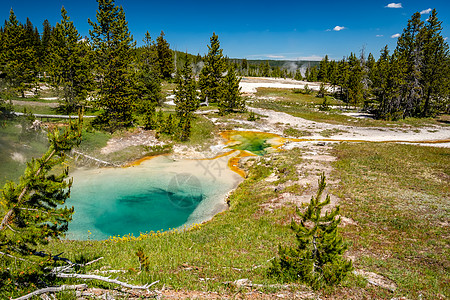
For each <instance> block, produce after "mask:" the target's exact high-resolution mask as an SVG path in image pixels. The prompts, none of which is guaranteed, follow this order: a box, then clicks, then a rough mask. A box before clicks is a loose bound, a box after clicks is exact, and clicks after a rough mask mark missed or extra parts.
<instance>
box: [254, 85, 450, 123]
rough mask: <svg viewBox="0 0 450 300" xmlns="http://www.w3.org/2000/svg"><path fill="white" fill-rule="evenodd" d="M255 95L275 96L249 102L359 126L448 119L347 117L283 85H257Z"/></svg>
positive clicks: (300, 114)
mask: <svg viewBox="0 0 450 300" xmlns="http://www.w3.org/2000/svg"><path fill="white" fill-rule="evenodd" d="M256 96H258V97H272V98H274V99H271V100H267V99H260V100H256V101H254V102H253V103H252V104H251V105H252V106H254V107H259V108H265V109H271V110H275V111H280V112H285V113H287V114H290V115H292V116H295V117H301V118H304V119H307V120H311V121H315V122H325V123H330V124H342V125H350V126H361V127H410V126H412V127H422V126H427V125H441V126H445V125H448V123H445V122H443V121H440V119H441V118H423V119H417V118H406V119H404V120H399V121H383V120H374V119H367V118H353V117H349V116H346V115H343V114H341V113H340V111H339V110H336V109H330V110H329V111H319V106H320V104H322V102H323V99H322V98H317V97H315V96H314V95H304V94H298V93H294V92H292V91H290V90H289V91H287V90H284V89H272V88H259V89H258V92H257V93H256ZM328 104H329V105H333V106H342V107H345V106H346V105H345V103H344V102H342V101H340V100H336V99H333V100H330V101H329V103H328Z"/></svg>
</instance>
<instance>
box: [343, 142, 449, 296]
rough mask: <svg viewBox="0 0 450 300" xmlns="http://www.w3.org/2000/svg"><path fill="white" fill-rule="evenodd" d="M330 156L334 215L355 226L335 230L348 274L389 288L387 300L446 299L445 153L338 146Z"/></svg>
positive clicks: (392, 146)
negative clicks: (351, 267)
mask: <svg viewBox="0 0 450 300" xmlns="http://www.w3.org/2000/svg"><path fill="white" fill-rule="evenodd" d="M335 151H336V155H337V156H338V161H337V162H336V163H335V167H336V168H337V171H336V177H337V178H339V179H341V180H342V182H341V188H340V193H341V197H342V198H344V199H346V200H345V201H343V202H342V204H341V208H342V210H343V214H344V215H345V216H347V217H349V218H351V219H353V220H354V221H356V222H357V223H358V226H347V227H345V229H344V230H343V233H344V236H345V237H346V238H347V239H348V240H350V241H351V243H352V245H351V247H350V254H351V255H353V256H355V257H356V261H355V266H356V267H357V268H360V269H364V270H367V271H372V272H375V273H378V274H382V275H384V276H386V277H388V278H390V279H391V280H393V281H394V282H395V283H396V284H397V285H398V291H397V292H396V293H395V294H394V295H392V296H399V295H406V296H407V298H412V299H419V298H421V297H423V299H439V298H445V297H449V296H450V289H449V285H448V283H449V281H450V276H449V272H448V270H449V268H450V263H449V259H448V258H449V257H450V250H449V249H450V248H449V245H450V239H449V236H448V222H449V213H450V200H449V199H450V167H449V166H450V164H449V162H450V150H449V149H445V148H433V147H420V146H412V145H395V144H378V145H371V144H340V145H338V146H336V150H335ZM420 295H422V296H420ZM442 295H445V296H442Z"/></svg>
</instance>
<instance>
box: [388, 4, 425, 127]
mask: <svg viewBox="0 0 450 300" xmlns="http://www.w3.org/2000/svg"><path fill="white" fill-rule="evenodd" d="M420 16H421V15H420V13H419V12H416V13H415V14H413V16H412V17H411V19H410V20H408V25H407V27H406V28H405V29H404V30H403V33H402V35H401V36H400V37H399V39H398V41H397V48H396V49H395V54H394V55H395V57H396V58H397V59H399V62H400V63H401V64H402V65H403V67H404V72H403V73H402V75H403V76H404V81H403V84H402V87H401V88H402V98H401V100H402V103H401V106H402V111H403V118H405V117H411V116H417V115H418V114H419V110H418V109H419V106H420V99H421V97H422V93H423V91H422V88H421V86H420V80H421V75H422V73H421V67H422V51H423V49H422V48H423V41H422V36H421V32H422V28H423V21H421V20H420ZM402 69H403V68H402Z"/></svg>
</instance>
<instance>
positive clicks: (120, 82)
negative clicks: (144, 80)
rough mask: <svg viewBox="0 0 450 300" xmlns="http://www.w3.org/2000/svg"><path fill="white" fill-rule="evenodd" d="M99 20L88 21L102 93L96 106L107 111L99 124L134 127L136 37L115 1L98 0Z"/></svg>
mask: <svg viewBox="0 0 450 300" xmlns="http://www.w3.org/2000/svg"><path fill="white" fill-rule="evenodd" d="M97 2H98V10H97V23H94V22H92V21H91V20H88V22H89V24H90V25H91V26H92V30H89V34H90V36H91V46H92V48H93V50H94V52H95V59H96V69H97V70H96V71H97V75H98V81H99V92H98V95H97V101H96V105H97V106H98V107H100V108H103V109H104V111H103V113H102V114H101V115H100V116H98V117H97V118H96V123H97V124H98V125H100V126H102V127H104V128H105V129H108V130H110V131H114V130H115V129H117V128H120V127H126V126H130V125H131V124H132V122H133V115H132V112H133V107H134V103H135V100H136V97H137V96H136V92H135V91H136V90H135V88H134V80H133V79H134V78H133V73H134V72H133V70H132V65H131V63H132V58H133V51H132V50H133V47H134V46H135V43H134V42H133V37H132V36H131V34H130V32H129V31H128V23H127V22H126V20H125V13H124V11H123V8H122V7H117V6H116V5H115V4H114V0H97Z"/></svg>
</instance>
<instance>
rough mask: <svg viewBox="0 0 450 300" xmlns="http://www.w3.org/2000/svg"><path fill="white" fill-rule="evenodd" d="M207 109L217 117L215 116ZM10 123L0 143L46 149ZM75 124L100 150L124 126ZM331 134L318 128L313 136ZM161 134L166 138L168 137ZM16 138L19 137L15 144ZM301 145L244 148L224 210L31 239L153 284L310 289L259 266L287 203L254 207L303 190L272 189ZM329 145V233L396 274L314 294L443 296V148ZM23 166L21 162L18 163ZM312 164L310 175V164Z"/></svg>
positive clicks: (331, 118)
mask: <svg viewBox="0 0 450 300" xmlns="http://www.w3.org/2000/svg"><path fill="white" fill-rule="evenodd" d="M171 88H173V87H172V86H171V85H167V86H166V88H165V89H166V90H167V91H166V90H165V91H166V92H168V91H169V90H170V89H171ZM257 96H263V97H276V100H255V101H254V102H253V103H252V106H255V107H260V108H266V109H273V110H276V111H283V112H286V113H289V114H291V115H294V116H299V117H303V118H306V119H310V120H315V121H317V122H328V123H332V124H351V125H352V126H380V127H383V126H396V127H404V126H424V125H430V124H441V125H442V124H445V122H442V121H439V120H438V119H425V120H405V121H398V122H385V121H379V120H371V119H358V120H357V121H356V122H355V121H354V120H351V121H349V117H347V116H343V115H341V114H339V113H338V110H337V108H333V109H331V110H330V111H319V110H318V109H317V106H318V105H320V104H321V102H322V99H318V98H316V97H314V96H313V95H303V94H299V93H294V92H293V91H288V90H287V91H286V90H275V89H259V91H258V93H257ZM329 104H330V105H333V106H334V107H335V106H343V104H342V103H341V102H340V101H338V100H331V102H330V103H329ZM171 111H173V109H172V108H168V107H165V108H164V113H165V114H168V113H169V112H171ZM34 112H38V110H37V111H34ZM215 117H217V118H219V119H220V118H222V119H223V121H224V122H225V121H226V117H218V116H215ZM247 117H248V114H247V113H239V114H233V115H231V116H229V117H228V118H232V119H235V120H245V119H247ZM440 120H442V119H440ZM444 120H445V119H444ZM18 125H19V123H16V124H12V125H10V126H7V127H5V128H2V129H1V130H0V132H2V135H0V147H1V148H0V150H2V153H10V152H11V153H12V152H14V151H16V152H17V151H19V150H20V151H22V152H23V153H24V157H25V158H26V159H29V158H30V157H31V156H33V155H36V154H38V153H42V152H43V151H45V145H46V144H45V142H42V141H43V139H42V138H41V137H29V136H28V137H27V136H21V134H20V133H21V128H20V126H18ZM85 125H86V126H85V131H84V132H83V142H82V144H81V146H80V149H81V150H82V151H84V152H86V153H89V154H92V155H99V156H100V152H99V149H101V148H102V147H104V146H105V145H106V144H107V142H108V140H110V139H111V138H114V137H121V136H122V135H123V134H125V132H118V133H114V134H112V135H111V134H109V133H104V132H100V131H96V130H94V129H92V128H90V127H89V121H88V120H85ZM227 126H228V125H223V126H215V125H214V124H213V123H212V122H211V121H210V120H208V119H207V118H205V117H203V116H197V117H196V118H195V120H194V122H193V127H192V137H191V139H190V141H188V142H185V143H184V145H186V146H197V145H203V146H202V147H207V146H208V145H209V144H211V143H212V141H213V139H214V137H215V136H216V135H217V133H218V132H219V131H220V130H224V129H229V128H228V127H227ZM230 126H231V125H230ZM230 129H231V128H230ZM332 133H333V132H323V134H322V135H323V136H327V135H330V134H332ZM285 134H288V135H291V136H298V137H301V136H307V135H309V134H310V133H309V132H302V131H300V130H298V129H294V128H286V129H285ZM161 138H162V140H166V141H168V139H167V137H164V136H162V137H161ZM23 141H26V143H24V142H23ZM25 144H26V145H28V146H24V145H25ZM22 148H23V149H22ZM200 148H201V147H200ZM18 149H19V150H18ZM21 149H22V150H21ZM24 149H25V150H24ZM30 149H33V151H31V150H30ZM153 150H154V149H146V148H145V147H144V148H143V147H134V148H129V149H128V148H127V149H125V150H124V151H121V152H120V153H117V154H113V155H109V156H103V157H101V158H104V159H109V160H111V161H114V162H119V163H120V162H124V161H128V160H132V159H135V158H139V157H141V156H144V155H148V154H149V153H150V154H151V153H152V152H151V151H153ZM169 150H170V149H169ZM303 151H304V150H300V149H294V150H289V151H283V152H278V153H272V154H269V155H266V156H264V157H256V158H250V159H249V160H248V161H247V163H246V164H245V165H243V167H244V168H245V169H246V171H247V174H248V176H247V178H246V180H245V181H244V182H243V183H242V184H240V186H239V187H238V188H237V189H236V190H235V191H234V192H233V193H232V194H231V196H230V197H229V205H230V208H229V210H227V211H225V212H222V213H220V214H218V215H216V216H215V217H214V218H213V219H212V220H211V221H209V222H206V223H203V224H196V225H194V226H193V227H191V228H178V229H173V230H171V231H168V232H152V233H148V234H146V235H142V236H140V237H138V238H136V237H130V236H125V237H120V236H117V237H111V238H110V239H109V240H105V241H94V240H87V241H67V240H60V241H50V243H49V244H48V245H46V246H40V247H39V249H40V250H42V251H46V252H48V253H52V254H58V253H63V254H62V256H63V257H67V258H69V259H70V260H72V261H75V262H80V263H83V262H87V261H90V260H93V259H96V258H99V257H104V258H103V259H102V260H100V261H98V262H97V263H95V264H92V265H90V266H87V267H85V268H83V269H81V270H78V271H79V272H80V273H90V272H92V273H93V272H95V271H96V270H100V271H107V270H120V272H119V273H117V274H114V275H113V277H117V276H119V280H122V281H126V282H129V283H134V284H146V283H151V282H154V281H157V280H159V283H157V284H156V285H155V286H154V288H157V289H161V288H162V287H165V288H170V289H174V290H198V291H214V292H218V293H219V295H234V296H236V295H244V294H245V293H246V291H247V289H246V288H243V287H236V286H235V285H233V284H230V282H233V281H235V280H237V279H243V278H247V279H249V280H250V281H251V282H253V283H255V284H260V285H261V286H258V287H254V289H258V290H259V291H261V292H262V293H275V292H277V291H280V290H282V289H288V290H290V291H293V292H295V291H309V290H310V289H309V288H308V287H306V286H304V285H302V284H297V283H289V284H288V285H287V286H283V285H281V284H280V282H277V280H276V279H275V278H271V277H269V276H268V274H267V271H268V267H269V266H270V264H271V263H270V260H271V259H273V258H274V257H276V256H277V251H278V245H279V244H282V245H284V246H286V245H294V244H295V236H294V234H293V233H292V231H291V230H290V228H289V226H288V224H289V223H290V220H291V219H292V217H293V216H294V215H295V209H296V208H295V205H294V204H292V203H289V202H286V203H283V205H280V206H276V207H275V208H274V209H271V210H268V209H265V207H266V206H267V204H268V203H271V202H272V201H275V200H276V199H277V198H278V197H280V195H281V194H282V193H284V192H289V193H292V194H295V195H302V193H303V192H304V189H302V188H301V187H300V186H298V185H295V184H293V185H292V186H287V187H285V188H284V189H275V186H277V185H278V184H281V183H286V182H288V183H289V182H290V181H292V182H295V181H296V180H297V179H298V177H299V175H301V174H300V173H299V172H300V171H299V169H298V168H296V166H297V165H298V164H299V163H300V162H302V158H301V157H302V153H303ZM332 155H333V156H335V157H336V158H337V160H336V161H335V162H333V168H334V170H333V172H332V176H331V178H328V180H332V181H337V182H339V186H338V187H336V188H334V189H333V190H332V191H331V192H332V193H333V194H334V195H336V196H338V197H339V199H340V200H339V205H340V206H341V215H342V216H343V217H345V218H347V219H350V220H352V221H354V222H353V223H351V224H347V225H346V226H341V228H340V233H341V234H342V235H343V237H344V238H345V239H346V241H347V242H348V245H349V248H348V251H347V253H346V255H347V257H349V258H351V259H352V260H353V264H354V267H355V269H357V270H362V271H365V272H374V273H377V274H379V275H382V276H383V277H384V278H386V279H388V280H390V281H391V282H393V283H395V285H396V287H397V288H396V290H395V291H394V292H392V291H389V290H387V289H385V288H382V287H379V286H375V285H372V284H370V283H368V282H367V280H365V279H364V278H363V277H361V276H359V275H355V274H351V275H350V276H349V277H348V278H347V279H346V280H345V281H344V282H342V283H341V284H340V285H339V286H337V287H335V288H329V289H325V290H320V291H317V292H316V294H317V295H318V296H319V297H321V298H331V299H349V298H353V299H393V298H397V299H398V298H400V297H406V299H446V298H448V297H450V289H449V286H450V284H449V283H450V276H449V267H450V263H449V259H448V257H450V251H449V249H450V247H449V246H450V237H449V235H448V232H449V231H448V226H449V225H448V222H449V208H450V149H446V148H434V147H422V146H414V145H399V144H382V143H341V144H335V145H334V146H333V149H332ZM18 164H19V163H18V162H17V160H16V161H14V160H12V159H11V157H10V156H5V155H2V156H0V174H2V177H1V178H0V181H1V180H3V181H2V182H0V183H2V184H3V183H4V181H5V180H6V175H5V174H7V175H8V176H7V177H8V178H10V179H16V178H17V177H18V176H19V174H20V173H21V172H22V171H23V169H20V168H18V167H17V165H18ZM24 166H25V165H24V163H23V162H22V167H23V168H24ZM273 173H274V174H275V175H278V176H279V178H280V179H278V181H275V182H272V181H266V180H265V179H266V178H267V177H268V176H269V175H271V174H273ZM316 175H317V178H319V175H320V174H319V173H318V174H316ZM74 184H76V182H75V183H74ZM139 250H142V251H143V253H144V255H145V256H146V257H148V264H146V265H144V266H140V262H139V259H138V256H137V255H136V253H137V251H139ZM12 265H14V268H16V267H17V268H23V269H24V270H26V271H25V272H30V274H31V273H32V271H33V270H34V269H35V268H36V266H35V265H33V264H29V263H26V262H21V261H13V260H9V259H4V258H3V257H2V259H1V261H0V276H1V274H2V272H4V271H5V270H6V269H7V268H10V267H11V266H12ZM21 276H22V275H21ZM23 276H24V275H23ZM30 276H31V275H30ZM105 276H108V275H105ZM72 283H82V281H81V280H79V281H77V280H75V279H66V280H64V281H63V280H61V279H54V281H53V282H52V284H72ZM88 284H89V285H90V286H97V287H101V288H116V287H115V286H113V285H111V284H107V283H103V282H95V281H90V282H88ZM0 286H1V284H0ZM36 288H37V287H36V286H26V285H23V286H13V285H8V284H7V283H5V285H3V286H2V287H1V289H0V298H6V297H10V296H19V295H23V294H25V293H27V292H29V291H32V290H34V289H36ZM58 297H62V298H61V299H76V297H75V293H72V292H65V293H63V294H60V296H58Z"/></svg>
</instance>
